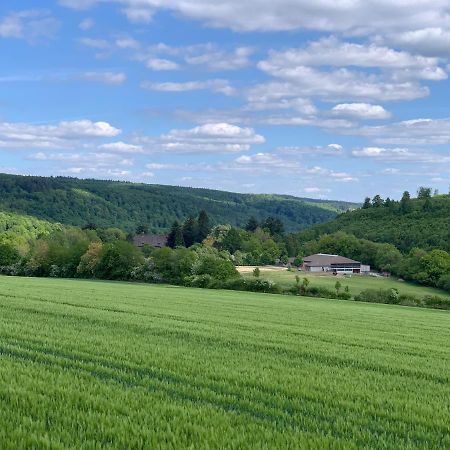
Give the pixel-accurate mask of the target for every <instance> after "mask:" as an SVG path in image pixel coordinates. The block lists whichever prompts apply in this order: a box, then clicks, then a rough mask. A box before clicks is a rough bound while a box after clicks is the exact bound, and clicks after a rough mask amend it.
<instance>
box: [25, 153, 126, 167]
mask: <svg viewBox="0 0 450 450" xmlns="http://www.w3.org/2000/svg"><path fill="white" fill-rule="evenodd" d="M28 159H31V160H34V161H56V162H64V163H71V164H78V165H88V166H89V165H92V164H96V165H97V167H108V166H117V165H121V166H131V165H133V161H132V160H130V159H124V158H122V157H121V156H119V155H113V154H110V153H91V152H88V153H45V152H39V153H35V154H33V155H31V156H30V157H29V158H28Z"/></svg>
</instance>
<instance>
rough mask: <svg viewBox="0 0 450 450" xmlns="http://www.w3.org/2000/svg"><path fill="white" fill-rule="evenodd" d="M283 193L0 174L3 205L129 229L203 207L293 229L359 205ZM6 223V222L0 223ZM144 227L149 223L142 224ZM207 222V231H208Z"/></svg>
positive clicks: (157, 227) (219, 216)
mask: <svg viewBox="0 0 450 450" xmlns="http://www.w3.org/2000/svg"><path fill="white" fill-rule="evenodd" d="M355 206H356V205H355V204H352V203H346V202H327V201H322V200H310V199H301V198H296V197H291V196H279V195H250V194H236V193H231V192H222V191H214V190H209V189H194V188H185V187H175V186H161V185H146V184H136V183H128V182H116V181H100V180H78V179H76V178H64V177H51V178H46V177H23V176H16V175H7V174H1V175H0V209H4V210H8V211H12V212H17V213H20V214H29V215H32V216H35V217H38V218H40V219H44V220H48V221H51V222H61V223H63V224H67V225H76V226H80V227H81V226H84V225H85V224H87V223H90V224H95V227H97V226H98V227H103V228H108V227H118V228H120V229H122V230H125V231H127V232H134V231H135V230H136V228H137V227H138V226H141V228H140V229H139V230H138V231H145V230H146V228H147V227H148V228H149V229H150V230H151V231H152V232H166V231H168V230H169V228H170V226H171V224H172V223H173V222H174V221H175V220H178V221H183V220H185V219H186V218H187V217H189V216H190V215H192V214H197V213H198V212H201V211H202V210H204V211H206V212H207V215H208V216H209V221H210V222H211V224H218V223H230V224H231V225H233V226H239V227H243V226H244V225H245V223H246V222H247V221H248V219H249V217H251V216H254V217H255V218H256V219H257V220H263V219H264V218H266V217H268V216H272V217H274V218H275V219H280V220H281V221H282V222H283V223H284V224H285V227H286V229H287V230H288V231H294V230H299V229H302V228H306V227H308V226H310V225H313V224H317V223H322V222H324V221H326V220H329V219H332V218H333V217H335V216H336V214H337V213H338V212H341V211H346V210H347V209H348V208H353V207H355ZM0 227H1V225H0ZM142 227H144V228H142ZM205 230H206V227H205V228H204V229H203V230H202V233H203V234H204V233H205Z"/></svg>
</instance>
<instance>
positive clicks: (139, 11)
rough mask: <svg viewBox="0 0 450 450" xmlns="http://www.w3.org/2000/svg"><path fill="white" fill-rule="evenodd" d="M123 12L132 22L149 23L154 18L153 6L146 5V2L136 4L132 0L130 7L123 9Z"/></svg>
mask: <svg viewBox="0 0 450 450" xmlns="http://www.w3.org/2000/svg"><path fill="white" fill-rule="evenodd" d="M124 3H127V2H124ZM123 12H124V13H125V15H126V16H127V18H128V20H129V21H130V22H133V23H149V22H150V21H151V20H152V17H153V12H154V11H153V8H152V7H148V6H146V5H145V2H141V3H140V4H136V5H135V4H133V3H132V2H130V7H128V8H125V9H123Z"/></svg>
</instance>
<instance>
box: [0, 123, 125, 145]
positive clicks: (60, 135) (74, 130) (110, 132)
mask: <svg viewBox="0 0 450 450" xmlns="http://www.w3.org/2000/svg"><path fill="white" fill-rule="evenodd" d="M120 133H121V130H120V129H118V128H115V127H113V126H112V125H110V124H109V123H107V122H92V121H90V120H76V121H63V122H59V123H58V124H56V125H34V124H29V123H8V122H0V148H5V149H16V148H18V149H32V148H49V149H56V148H65V147H71V146H73V145H74V143H76V142H77V141H80V140H83V139H96V138H110V137H114V136H117V135H118V134H120Z"/></svg>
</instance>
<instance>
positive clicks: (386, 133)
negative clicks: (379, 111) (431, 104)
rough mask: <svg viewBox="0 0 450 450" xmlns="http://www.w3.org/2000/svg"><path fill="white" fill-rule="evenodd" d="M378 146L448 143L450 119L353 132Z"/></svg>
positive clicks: (395, 124)
mask: <svg viewBox="0 0 450 450" xmlns="http://www.w3.org/2000/svg"><path fill="white" fill-rule="evenodd" d="M352 134H359V135H361V136H366V137H369V138H370V139H372V140H373V141H374V142H376V143H378V144H388V145H443V144H448V143H449V142H450V118H444V119H414V120H404V121H401V122H394V123H391V124H387V125H379V126H364V127H361V128H359V129H356V130H353V131H352Z"/></svg>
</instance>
